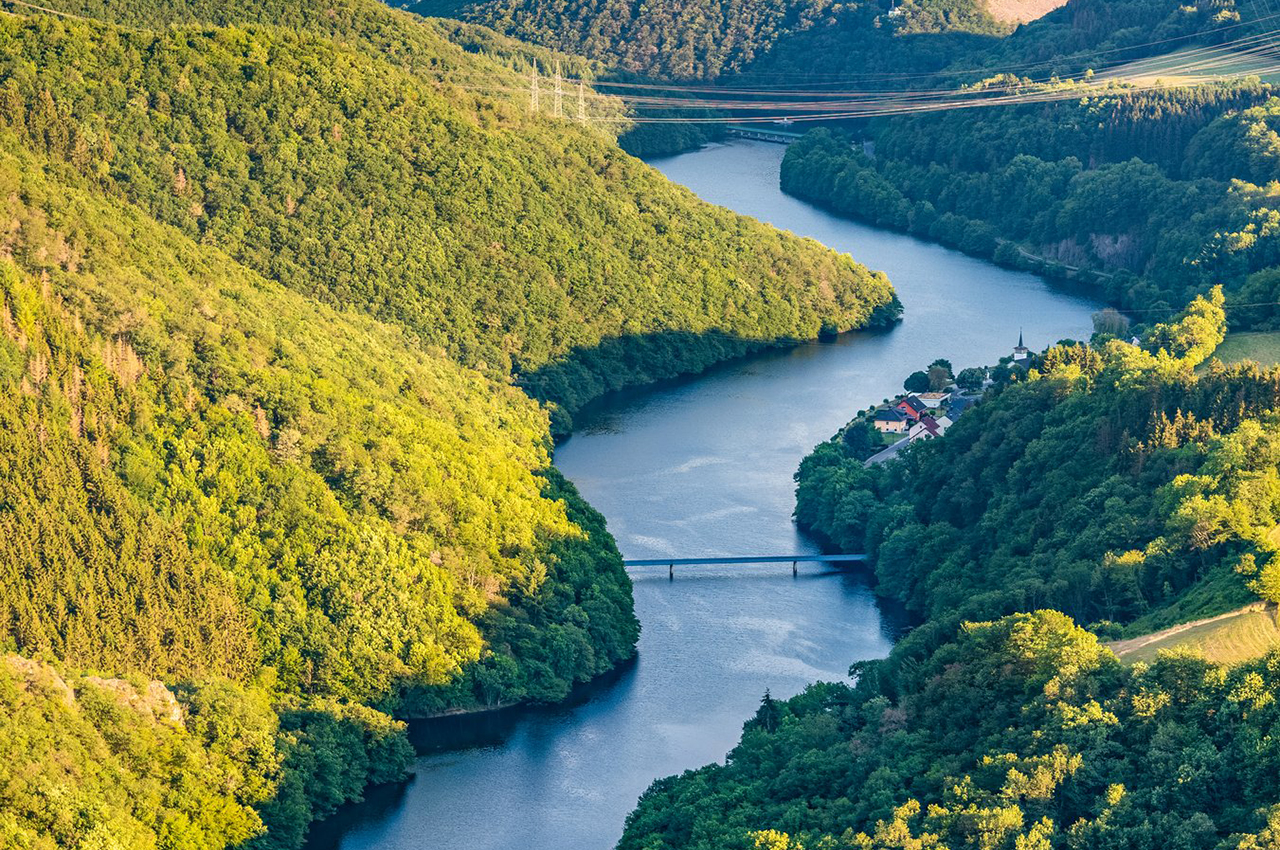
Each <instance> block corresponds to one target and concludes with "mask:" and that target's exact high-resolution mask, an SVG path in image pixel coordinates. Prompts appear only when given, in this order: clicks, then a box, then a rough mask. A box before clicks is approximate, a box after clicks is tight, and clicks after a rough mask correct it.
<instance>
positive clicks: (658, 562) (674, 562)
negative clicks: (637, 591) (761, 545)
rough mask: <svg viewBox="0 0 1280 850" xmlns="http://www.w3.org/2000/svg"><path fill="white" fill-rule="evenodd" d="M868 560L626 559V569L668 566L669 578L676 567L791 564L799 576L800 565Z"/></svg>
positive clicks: (765, 557)
mask: <svg viewBox="0 0 1280 850" xmlns="http://www.w3.org/2000/svg"><path fill="white" fill-rule="evenodd" d="M865 560H867V556H866V555H746V556H738V557H733V558H624V559H623V561H622V565H623V566H624V567H661V566H666V568H667V577H668V578H675V577H676V567H677V566H680V567H688V566H695V565H698V566H700V565H713V566H714V565H722V564H786V563H790V564H791V574H792V575H793V576H794V575H797V574H798V572H799V567H798V564H800V562H801V561H803V562H805V563H807V564H856V563H861V562H863V561H865Z"/></svg>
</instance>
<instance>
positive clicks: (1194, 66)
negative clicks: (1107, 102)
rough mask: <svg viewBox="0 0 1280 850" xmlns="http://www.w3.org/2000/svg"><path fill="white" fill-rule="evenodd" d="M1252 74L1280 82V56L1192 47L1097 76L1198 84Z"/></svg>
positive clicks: (1131, 63) (1101, 78)
mask: <svg viewBox="0 0 1280 850" xmlns="http://www.w3.org/2000/svg"><path fill="white" fill-rule="evenodd" d="M1248 76H1258V77H1261V78H1262V79H1263V80H1264V81H1266V82H1271V83H1275V82H1280V56H1276V57H1269V56H1265V55H1253V54H1248V55H1246V54H1241V53H1235V52H1233V51H1231V50H1221V49H1214V48H1196V47H1188V48H1184V49H1182V50H1175V51H1174V52H1172V53H1166V54H1164V55H1163V56H1152V57H1150V58H1147V59H1138V60H1136V61H1134V62H1129V63H1127V64H1125V65H1121V66H1119V67H1117V68H1112V69H1110V70H1108V71H1104V72H1100V73H1098V76H1097V79H1099V80H1124V81H1126V82H1130V83H1152V82H1154V81H1156V80H1164V81H1166V82H1169V83H1175V84H1179V85H1196V84H1198V83H1207V82H1213V81H1215V80H1225V79H1231V78H1235V77H1248Z"/></svg>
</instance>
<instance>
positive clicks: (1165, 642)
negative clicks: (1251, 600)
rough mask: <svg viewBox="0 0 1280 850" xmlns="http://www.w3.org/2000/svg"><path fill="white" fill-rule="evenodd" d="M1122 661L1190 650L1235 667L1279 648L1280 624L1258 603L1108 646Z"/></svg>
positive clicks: (1273, 611) (1271, 608)
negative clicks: (1168, 651)
mask: <svg viewBox="0 0 1280 850" xmlns="http://www.w3.org/2000/svg"><path fill="white" fill-rule="evenodd" d="M1108 646H1110V647H1111V650H1112V651H1113V652H1114V653H1115V654H1116V655H1118V656H1119V657H1120V659H1121V660H1123V661H1127V662H1129V663H1133V662H1135V661H1150V660H1151V659H1153V658H1155V657H1156V653H1157V652H1159V651H1160V650H1163V649H1189V650H1191V651H1192V652H1194V653H1196V654H1198V655H1203V656H1204V657H1205V658H1208V659H1209V660H1210V661H1216V662H1218V663H1220V664H1235V663H1237V662H1240V661H1247V660H1249V659H1251V658H1257V657H1259V656H1260V655H1263V654H1264V653H1266V652H1267V651H1268V650H1270V649H1272V648H1273V647H1276V646H1280V625H1278V624H1277V622H1276V609H1275V607H1274V606H1263V605H1262V604H1261V603H1255V604H1253V605H1247V606H1245V607H1244V608H1241V609H1239V610H1237V611H1231V612H1229V613H1227V614H1221V615H1219V616H1217V617H1211V618H1209V619H1207V620H1199V621H1197V622H1194V623H1184V624H1183V625H1180V626H1174V627H1172V628H1169V629H1164V630H1162V631H1159V632H1153V633H1152V634H1149V635H1143V636H1142V637H1136V638H1130V639H1128V640H1121V641H1115V642H1114V643H1111V644H1108Z"/></svg>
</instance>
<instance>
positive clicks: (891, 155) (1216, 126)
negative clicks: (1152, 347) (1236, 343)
mask: <svg viewBox="0 0 1280 850" xmlns="http://www.w3.org/2000/svg"><path fill="white" fill-rule="evenodd" d="M1268 93H1269V89H1268V88H1267V87H1259V86H1257V85H1255V84H1253V83H1244V84H1242V85H1230V86H1224V87H1222V88H1218V89H1215V88H1208V89H1201V90H1198V91H1196V93H1195V94H1194V95H1192V94H1190V93H1188V94H1187V95H1186V96H1185V97H1184V96H1182V94H1181V93H1180V92H1178V93H1172V94H1164V95H1160V96H1136V97H1135V96H1130V95H1126V94H1123V93H1119V94H1116V95H1115V96H1114V97H1111V96H1106V97H1101V98H1089V99H1085V100H1082V101H1080V102H1079V103H1076V104H1073V105H1071V106H1069V107H1063V106H1058V107H1054V108H1052V109H1048V110H1044V111H1042V110H1040V109H1037V108H1030V109H1026V110H1008V111H1007V112H1005V111H1002V112H1001V113H1000V114H999V115H998V116H990V115H984V116H983V117H982V118H974V119H973V120H971V121H969V122H968V123H964V122H963V121H962V120H961V119H957V118H954V117H945V118H916V119H910V120H903V121H901V122H895V123H893V124H891V125H890V126H888V127H887V128H885V130H884V133H883V134H882V135H881V136H880V137H879V138H880V139H882V140H883V144H881V143H880V142H877V146H876V155H875V158H874V159H872V158H871V157H868V156H867V155H866V154H864V153H863V152H862V151H860V150H856V149H854V148H853V147H851V146H850V144H849V140H848V138H847V137H845V136H843V135H841V134H839V133H833V132H831V131H828V130H818V131H814V132H812V133H811V134H809V135H808V136H807V137H806V138H805V139H804V140H802V141H801V142H799V143H798V144H795V145H792V146H791V148H790V149H789V150H788V151H787V156H786V159H785V160H784V163H783V168H782V185H783V188H784V189H785V190H786V191H787V192H789V193H791V194H794V195H796V196H798V197H801V198H804V199H806V200H809V201H812V202H814V203H817V204H820V205H822V206H825V207H828V208H830V209H832V210H834V211H836V212H839V213H842V214H845V215H851V216H855V217H858V218H864V219H867V220H870V221H873V222H875V223H877V224H882V225H885V226H889V227H893V228H897V229H901V230H906V231H909V232H912V233H916V234H919V235H922V236H926V237H928V238H931V239H935V240H937V241H940V242H943V243H945V244H948V245H952V246H955V247H958V248H960V249H961V250H964V251H966V252H969V253H973V254H977V255H979V256H984V257H987V258H992V259H995V260H996V261H997V262H1000V263H1002V264H1006V265H1011V266H1015V267H1022V268H1029V269H1033V270H1036V271H1041V272H1046V273H1049V274H1058V275H1062V274H1068V275H1069V276H1070V275H1072V274H1074V271H1075V270H1076V269H1083V270H1085V272H1084V273H1083V274H1080V275H1077V276H1081V277H1083V278H1085V279H1086V280H1090V281H1092V282H1093V283H1095V284H1096V285H1097V287H1098V291H1099V293H1100V294H1102V295H1103V296H1104V297H1105V298H1107V299H1108V300H1110V301H1112V302H1113V303H1116V304H1119V305H1121V306H1123V307H1127V308H1130V309H1133V310H1137V311H1139V312H1138V315H1139V317H1140V318H1142V319H1144V320H1146V319H1150V318H1156V319H1159V318H1164V317H1167V316H1169V315H1170V314H1171V313H1172V312H1173V311H1174V310H1175V309H1177V306H1178V305H1180V304H1185V303H1186V302H1187V301H1188V300H1189V299H1190V298H1191V297H1193V296H1194V295H1195V294H1197V293H1203V292H1206V291H1207V290H1208V288H1209V287H1211V286H1213V285H1217V284H1222V285H1223V286H1224V287H1225V288H1226V291H1227V294H1228V299H1229V300H1236V301H1239V302H1240V303H1256V302H1258V301H1264V300H1266V299H1264V298H1258V297H1255V296H1256V295H1257V294H1258V293H1257V292H1256V291H1255V290H1256V288H1257V287H1256V283H1257V281H1258V277H1257V275H1258V273H1264V272H1265V270H1266V269H1269V268H1271V267H1273V266H1274V265H1276V264H1277V263H1280V244H1278V243H1277V241H1276V236H1277V231H1276V222H1277V221H1280V211H1278V207H1277V204H1276V201H1275V197H1274V189H1273V188H1272V186H1271V185H1269V184H1270V179H1269V178H1268V180H1266V181H1264V182H1263V183H1262V184H1260V185H1259V184H1254V183H1251V182H1248V181H1247V180H1246V179H1245V177H1246V176H1251V177H1265V176H1266V169H1267V168H1268V165H1269V163H1270V161H1271V160H1270V159H1269V157H1273V156H1274V152H1273V151H1272V141H1271V137H1274V135H1275V134H1274V132H1272V131H1270V130H1269V129H1268V125H1267V123H1266V122H1267V120H1268V118H1269V117H1270V116H1271V115H1272V114H1273V113H1275V112H1276V111H1277V110H1280V101H1276V100H1273V99H1265V100H1264V102H1263V105H1261V106H1255V107H1248V108H1244V109H1241V108H1240V107H1241V106H1242V105H1243V104H1247V103H1250V102H1252V101H1253V100H1254V99H1257V98H1261V97H1262V95H1264V94H1268ZM984 112H990V111H989V110H984ZM1153 112H1154V113H1155V114H1154V115H1152V113H1153ZM1272 120H1274V119H1272ZM1051 127H1057V128H1059V129H1057V131H1056V132H1055V131H1054V130H1053V129H1050V128H1051ZM1268 133H1270V136H1268ZM1027 148H1030V149H1031V150H1033V151H1034V153H1027V152H1025V149H1027ZM1158 151H1163V153H1161V154H1156V152H1158ZM1143 156H1150V157H1151V159H1157V160H1163V161H1164V165H1163V166H1162V165H1161V164H1158V163H1156V162H1151V161H1149V160H1147V159H1143V158H1140V157H1143ZM1225 178H1230V179H1225ZM1246 292H1251V293H1252V294H1251V295H1249V296H1248V298H1247V300H1246V299H1245V297H1244V293H1246ZM1275 315H1276V308H1275V307H1271V308H1265V309H1260V310H1255V311H1249V312H1244V311H1242V312H1239V313H1233V317H1232V320H1233V326H1236V327H1243V326H1245V325H1246V324H1252V325H1258V324H1262V325H1267V326H1269V325H1270V324H1271V323H1272V322H1274V317H1275Z"/></svg>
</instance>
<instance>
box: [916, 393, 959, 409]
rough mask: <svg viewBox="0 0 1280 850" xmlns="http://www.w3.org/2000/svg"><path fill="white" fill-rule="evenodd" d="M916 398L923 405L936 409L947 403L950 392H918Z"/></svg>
mask: <svg viewBox="0 0 1280 850" xmlns="http://www.w3.org/2000/svg"><path fill="white" fill-rule="evenodd" d="M916 398H918V399H920V400H921V401H922V402H924V405H925V407H928V408H930V409H931V410H937V409H938V408H939V407H942V405H944V404H946V403H947V400H948V399H950V398H951V393H919V394H918V395H917V396H916Z"/></svg>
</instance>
